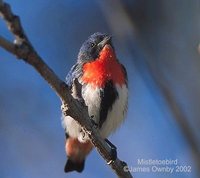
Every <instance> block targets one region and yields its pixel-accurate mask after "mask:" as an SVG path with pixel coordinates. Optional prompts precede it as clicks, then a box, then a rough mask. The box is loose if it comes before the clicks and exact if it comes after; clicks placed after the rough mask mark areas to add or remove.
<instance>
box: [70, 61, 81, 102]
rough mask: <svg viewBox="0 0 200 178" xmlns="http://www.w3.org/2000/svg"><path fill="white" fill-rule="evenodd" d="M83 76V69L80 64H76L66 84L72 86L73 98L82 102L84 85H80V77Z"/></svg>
mask: <svg viewBox="0 0 200 178" xmlns="http://www.w3.org/2000/svg"><path fill="white" fill-rule="evenodd" d="M81 75H82V67H81V65H80V64H75V65H74V66H73V67H72V68H71V70H70V71H69V73H68V74H67V77H66V84H67V85H68V86H70V89H71V91H72V94H73V97H74V98H76V99H81V100H82V94H81V92H82V85H81V84H80V83H79V80H78V79H79V77H80V76H81Z"/></svg>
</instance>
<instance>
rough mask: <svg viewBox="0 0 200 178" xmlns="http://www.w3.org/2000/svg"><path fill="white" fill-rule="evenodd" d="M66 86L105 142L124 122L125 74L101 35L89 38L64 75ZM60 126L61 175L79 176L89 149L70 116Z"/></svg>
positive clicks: (107, 39)
mask: <svg viewBox="0 0 200 178" xmlns="http://www.w3.org/2000/svg"><path fill="white" fill-rule="evenodd" d="M66 84H67V85H68V86H69V87H70V91H71V94H72V96H73V97H74V98H75V99H77V100H78V101H80V102H83V103H84V104H85V105H86V106H87V108H88V114H89V117H90V119H91V121H93V122H94V123H95V125H96V126H97V128H98V129H99V132H100V135H101V137H102V138H103V139H105V140H107V137H108V136H109V135H110V134H111V133H113V132H114V131H116V129H117V128H118V127H119V126H120V125H121V124H122V123H123V121H124V120H125V116H126V113H127V105H128V77H127V72H126V69H125V67H124V66H123V64H121V63H120V62H119V60H118V58H117V56H116V53H115V48H114V46H113V43H112V36H110V35H108V34H105V33H101V32H96V33H94V34H92V35H91V36H89V38H88V39H87V40H86V41H85V42H84V43H83V44H82V46H81V48H80V51H79V53H78V57H77V61H76V63H75V65H73V66H72V68H71V70H70V71H69V73H68V74H67V77H66ZM62 125H63V127H64V130H65V136H66V139H65V151H66V155H67V162H66V164H65V167H64V171H65V172H66V173H67V172H71V171H77V172H79V173H80V172H82V171H83V169H84V165H85V159H86V157H87V155H88V154H89V153H90V152H91V150H92V149H93V145H92V143H91V141H90V139H89V137H88V135H87V133H85V132H84V130H83V129H82V128H81V126H80V125H79V124H78V123H77V122H76V121H75V120H74V119H73V118H72V117H71V116H68V115H67V116H66V115H63V116H62ZM107 141H108V140H107ZM108 143H110V144H111V142H108ZM111 146H112V145H111Z"/></svg>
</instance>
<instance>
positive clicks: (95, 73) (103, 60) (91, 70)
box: [82, 45, 125, 87]
mask: <svg viewBox="0 0 200 178" xmlns="http://www.w3.org/2000/svg"><path fill="white" fill-rule="evenodd" d="M108 80H112V81H113V83H114V84H119V85H120V86H121V85H123V84H124V83H125V74H124V72H123V69H122V66H121V64H120V63H119V62H118V61H117V60H116V55H115V52H114V50H113V48H112V47H111V46H110V45H105V46H104V48H103V49H102V50H101V52H100V54H99V57H98V58H97V59H96V60H94V61H92V62H89V63H86V64H84V65H83V76H82V81H83V82H84V83H89V84H92V85H93V86H94V87H104V86H105V83H106V81H108Z"/></svg>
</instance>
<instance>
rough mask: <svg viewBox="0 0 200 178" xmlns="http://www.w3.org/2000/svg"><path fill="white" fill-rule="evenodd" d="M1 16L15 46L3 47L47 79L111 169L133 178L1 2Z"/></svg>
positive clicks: (5, 42) (3, 44)
mask: <svg viewBox="0 0 200 178" xmlns="http://www.w3.org/2000/svg"><path fill="white" fill-rule="evenodd" d="M0 16H1V17H2V18H3V19H4V20H5V21H6V23H7V26H8V29H9V30H10V32H11V33H12V34H13V35H14V37H15V41H14V43H11V42H9V41H8V40H6V39H5V38H3V37H2V36H0V46H1V47H2V48H4V49H5V50H7V51H8V52H10V53H12V54H14V55H16V56H17V57H18V58H19V59H23V60H24V61H25V62H27V63H28V64H30V65H32V66H33V67H34V68H35V70H36V71H37V72H38V73H39V74H40V75H41V77H43V78H44V79H45V80H46V81H47V82H48V84H49V85H50V87H51V88H52V89H53V90H54V91H55V92H56V94H57V95H58V96H59V98H60V99H61V101H62V103H63V104H64V106H65V111H66V113H65V114H67V115H70V116H71V117H72V118H74V119H75V120H76V121H77V122H78V123H79V124H80V125H81V126H82V127H83V129H84V130H85V131H86V132H87V133H88V135H89V137H90V139H91V141H92V143H93V145H94V146H95V147H96V149H97V150H98V152H99V153H100V154H101V156H102V157H103V158H104V159H105V160H106V162H107V163H109V165H110V167H111V168H112V169H113V170H114V171H115V173H116V174H117V175H118V177H120V178H132V175H131V174H130V172H129V171H128V170H127V164H126V163H125V162H123V161H121V160H119V159H118V158H117V159H116V160H115V161H111V160H112V156H111V148H110V147H109V146H108V144H107V143H106V142H105V140H104V139H102V138H101V136H100V134H99V131H98V130H97V129H96V127H95V125H94V124H93V123H92V122H91V120H90V117H89V115H88V110H87V107H86V106H83V105H81V104H80V103H79V102H78V101H77V100H75V99H74V98H73V97H72V96H71V94H70V93H71V92H70V89H69V88H68V86H67V85H66V83H65V82H63V81H62V80H60V79H59V78H58V76H57V75H56V74H55V73H54V72H53V70H52V69H51V68H49V66H48V65H47V64H46V63H45V62H44V61H43V60H42V58H41V57H40V56H39V55H38V54H37V52H36V51H35V49H34V48H33V46H32V44H31V42H30V41H29V39H28V37H27V36H26V34H25V33H24V30H23V27H22V25H21V23H20V19H19V17H18V16H16V15H15V14H13V13H12V11H11V8H10V6H9V4H7V3H4V2H3V1H2V0H0Z"/></svg>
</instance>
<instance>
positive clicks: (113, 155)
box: [105, 138, 117, 164]
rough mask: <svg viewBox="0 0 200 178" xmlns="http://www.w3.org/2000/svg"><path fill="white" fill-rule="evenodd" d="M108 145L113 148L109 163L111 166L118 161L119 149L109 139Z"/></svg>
mask: <svg viewBox="0 0 200 178" xmlns="http://www.w3.org/2000/svg"><path fill="white" fill-rule="evenodd" d="M105 141H106V143H107V144H108V145H109V146H110V148H111V152H110V155H111V159H110V161H108V162H107V164H111V163H112V162H113V161H115V160H116V159H117V147H116V146H115V145H113V144H112V143H111V142H110V141H109V140H108V139H107V138H106V139H105Z"/></svg>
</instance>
